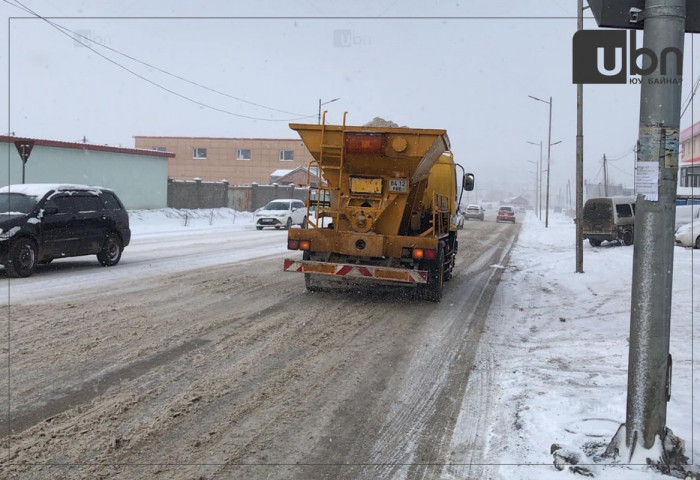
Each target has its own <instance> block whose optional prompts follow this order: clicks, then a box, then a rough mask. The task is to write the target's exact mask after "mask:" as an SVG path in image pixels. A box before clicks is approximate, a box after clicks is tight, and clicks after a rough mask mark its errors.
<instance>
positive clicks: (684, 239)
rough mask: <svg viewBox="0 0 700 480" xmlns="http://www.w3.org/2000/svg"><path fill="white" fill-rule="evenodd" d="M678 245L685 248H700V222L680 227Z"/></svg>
mask: <svg viewBox="0 0 700 480" xmlns="http://www.w3.org/2000/svg"><path fill="white" fill-rule="evenodd" d="M676 243H677V244H678V245H682V246H684V247H693V248H700V220H695V221H694V222H691V223H686V224H685V225H682V226H680V227H678V230H676Z"/></svg>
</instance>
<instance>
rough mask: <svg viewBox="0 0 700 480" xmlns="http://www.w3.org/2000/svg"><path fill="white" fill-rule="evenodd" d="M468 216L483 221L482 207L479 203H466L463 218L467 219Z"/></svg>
mask: <svg viewBox="0 0 700 480" xmlns="http://www.w3.org/2000/svg"><path fill="white" fill-rule="evenodd" d="M470 218H473V219H474V220H481V221H482V222H483V221H484V209H483V208H482V207H481V205H467V209H466V210H465V211H464V219H465V220H469V219H470Z"/></svg>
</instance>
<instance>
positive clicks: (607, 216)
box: [582, 197, 636, 247]
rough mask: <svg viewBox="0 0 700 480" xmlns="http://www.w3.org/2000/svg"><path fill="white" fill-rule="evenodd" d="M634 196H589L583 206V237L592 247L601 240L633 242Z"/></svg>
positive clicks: (623, 243)
mask: <svg viewBox="0 0 700 480" xmlns="http://www.w3.org/2000/svg"><path fill="white" fill-rule="evenodd" d="M635 208H636V199H635V197H601V198H591V199H589V200H587V201H586V204H585V205H584V206H583V225H582V228H583V238H587V239H588V241H589V242H590V244H591V245H592V246H594V247H597V246H599V245H600V244H601V243H602V242H603V240H607V241H619V242H620V243H621V244H622V245H632V243H634V214H635Z"/></svg>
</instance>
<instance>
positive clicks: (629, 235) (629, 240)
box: [621, 230, 634, 246]
mask: <svg viewBox="0 0 700 480" xmlns="http://www.w3.org/2000/svg"><path fill="white" fill-rule="evenodd" d="M621 240H622V244H623V245H625V246H629V245H632V244H633V243H634V231H632V230H625V231H624V232H622V239H621Z"/></svg>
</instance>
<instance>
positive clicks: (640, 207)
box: [606, 0, 694, 463]
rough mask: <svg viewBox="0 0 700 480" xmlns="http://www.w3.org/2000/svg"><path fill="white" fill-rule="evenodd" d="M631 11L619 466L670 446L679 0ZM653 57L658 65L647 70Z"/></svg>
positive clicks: (682, 7)
mask: <svg viewBox="0 0 700 480" xmlns="http://www.w3.org/2000/svg"><path fill="white" fill-rule="evenodd" d="M693 3H694V2H692V3H691V2H689V3H688V5H692V4H693ZM693 8H694V7H693ZM635 13H636V14H637V17H636V21H637V22H643V23H644V49H643V53H644V55H642V54H641V53H639V54H638V56H641V57H642V58H643V62H642V63H643V66H642V68H641V69H638V70H636V71H635V69H634V65H633V63H632V62H633V61H634V59H636V58H637V57H636V56H635V55H637V52H640V50H637V51H636V52H632V53H631V55H632V56H633V57H632V59H631V61H630V67H631V70H632V74H635V73H637V72H639V73H641V74H642V82H641V106H640V114H639V141H638V145H639V151H638V157H637V165H636V168H637V175H636V185H635V188H636V191H637V207H636V213H635V235H634V257H633V267H632V308H631V314H630V337H629V338H630V346H629V367H628V377H627V416H626V420H625V424H624V425H622V426H621V427H620V429H619V430H618V432H617V434H616V435H615V437H614V438H613V440H612V442H611V444H610V445H609V447H608V450H607V452H606V454H607V455H615V452H621V451H625V452H628V453H629V458H625V459H624V460H625V461H630V460H631V459H632V455H633V454H634V452H635V451H636V450H637V449H638V448H646V449H650V448H651V447H652V446H653V445H654V443H655V441H656V439H657V438H658V439H661V441H662V442H663V445H664V446H666V445H670V444H673V443H674V442H667V441H666V440H667V439H668V437H673V432H671V431H670V430H669V429H668V428H667V427H666V407H667V402H668V400H669V399H670V395H671V356H670V355H669V337H670V330H671V287H672V280H673V248H674V235H673V232H674V224H675V200H676V182H677V177H678V146H679V135H678V129H679V126H680V105H681V80H682V66H683V65H682V62H683V60H682V55H683V40H684V36H685V35H684V33H685V30H686V28H687V25H686V0H646V2H645V5H644V9H643V10H642V11H640V12H635ZM653 55H654V56H656V58H657V60H658V64H657V65H656V66H657V68H652V67H653V65H650V64H652V63H653V62H652V61H651V59H652V58H653V57H652V56H653ZM662 65H665V67H666V68H665V69H664V68H661V67H662ZM664 70H665V71H664ZM623 438H624V442H625V446H626V448H625V446H623V444H622V441H623ZM680 443H682V442H680ZM674 457H675V458H674ZM683 459H685V461H687V458H686V457H684V456H683V452H682V448H677V449H675V450H674V451H673V452H671V454H669V452H667V451H666V449H665V448H664V452H663V454H662V460H663V461H665V462H668V463H681V462H682V461H683ZM653 460H656V459H653Z"/></svg>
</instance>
